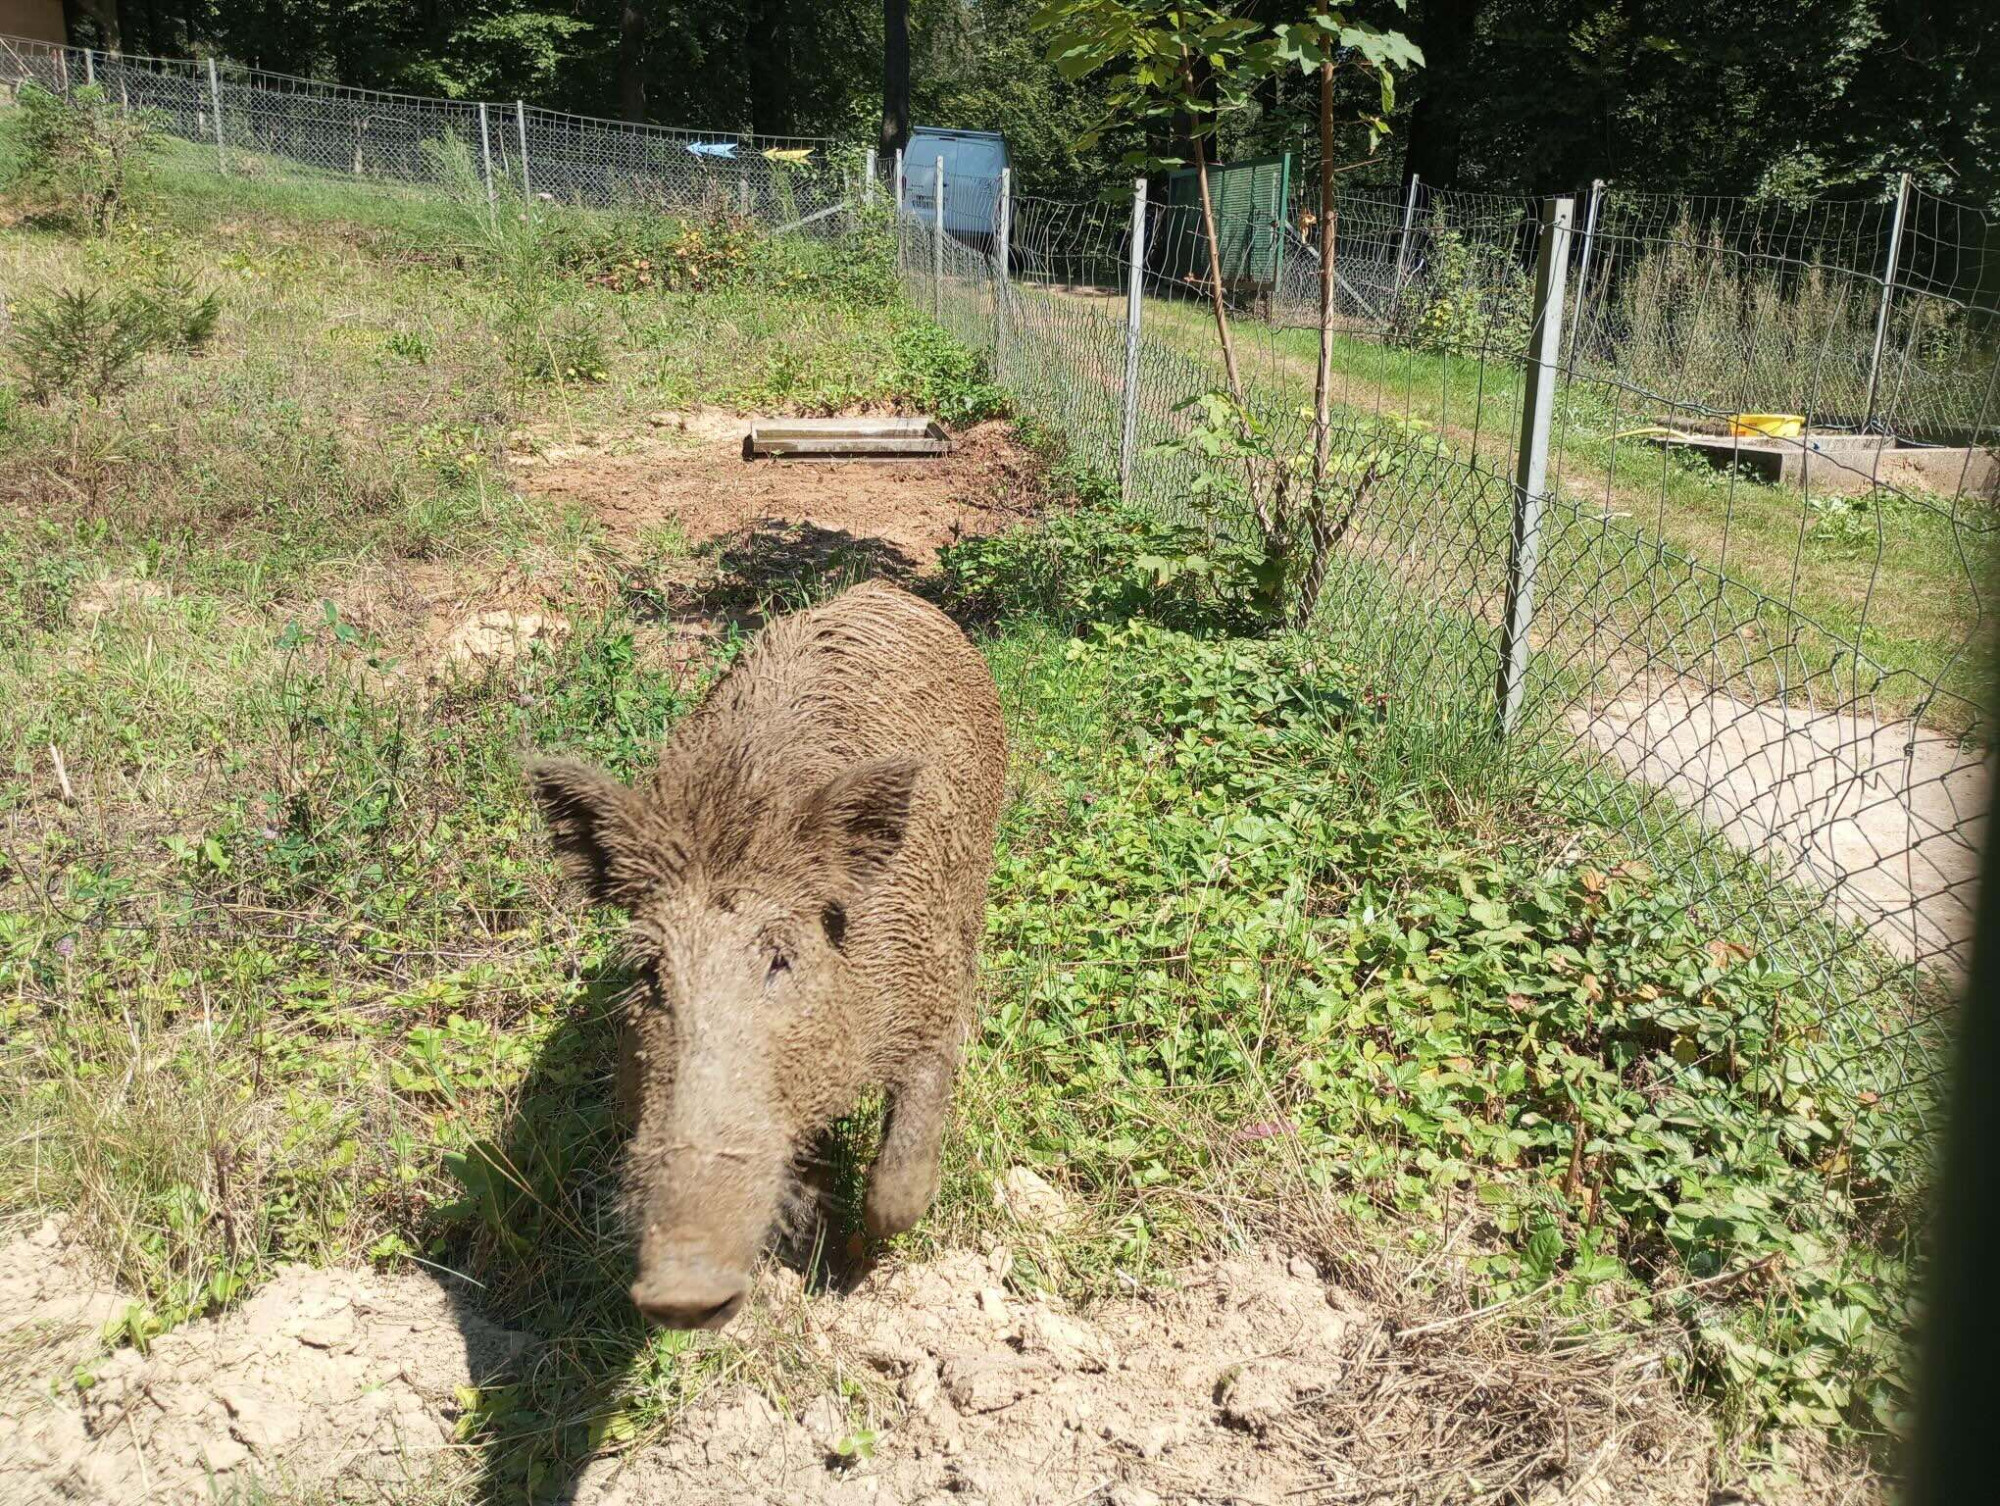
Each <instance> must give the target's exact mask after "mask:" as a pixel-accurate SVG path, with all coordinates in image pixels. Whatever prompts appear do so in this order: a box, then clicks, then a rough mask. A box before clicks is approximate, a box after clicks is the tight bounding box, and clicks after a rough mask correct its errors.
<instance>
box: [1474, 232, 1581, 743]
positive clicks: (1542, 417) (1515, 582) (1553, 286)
mask: <svg viewBox="0 0 2000 1506" xmlns="http://www.w3.org/2000/svg"><path fill="white" fill-rule="evenodd" d="M1575 216H1576V200H1574V199H1572V198H1568V197H1564V198H1560V199H1544V200H1543V201H1542V229H1541V237H1540V244H1539V245H1538V246H1537V248H1536V251H1535V308H1534V323H1533V324H1532V325H1531V326H1530V327H1529V335H1528V350H1527V355H1526V358H1525V359H1524V361H1523V363H1522V373H1521V375H1522V383H1521V435H1520V441H1519V445H1518V449H1517V453H1516V455H1515V460H1514V529H1513V539H1512V542H1511V544H1510V546H1509V548H1508V551H1507V605H1506V610H1505V611H1504V613H1503V614H1502V616H1501V620H1500V679H1499V684H1498V687H1497V691H1496V694H1495V697H1494V700H1495V713H1496V715H1495V720H1496V723H1497V728H1498V731H1499V734H1500V736H1502V737H1505V736H1507V735H1508V734H1509V733H1511V732H1512V731H1513V730H1514V724H1515V722H1516V721H1517V720H1518V718H1519V716H1520V712H1521V699H1522V695H1523V693H1524V691H1525V689H1526V686H1527V678H1528V632H1529V629H1530V628H1531V627H1533V625H1534V620H1535V566H1536V565H1537V564H1538V563H1539V562H1540V559H1541V553H1542V495H1543V490H1544V488H1546V487H1547V485H1548V478H1549V429H1550V420H1551V419H1552V417H1553V416H1554V410H1555V398H1556V361H1557V357H1558V356H1559V355H1560V354H1561V352H1562V314H1563V282H1564V281H1565V279H1566V277H1567V274H1568V271H1569V236H1570V223H1571V221H1572V220H1573V219H1574V218H1575Z"/></svg>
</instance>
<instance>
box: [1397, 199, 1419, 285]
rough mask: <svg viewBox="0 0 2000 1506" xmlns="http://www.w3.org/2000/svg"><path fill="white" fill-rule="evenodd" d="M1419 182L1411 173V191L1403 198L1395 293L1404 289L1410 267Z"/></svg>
mask: <svg viewBox="0 0 2000 1506" xmlns="http://www.w3.org/2000/svg"><path fill="white" fill-rule="evenodd" d="M1417 183H1418V178H1417V175H1416V174H1415V173H1411V174H1410V192H1409V194H1408V195H1407V196H1406V197H1405V198H1404V200H1403V233H1402V234H1401V235H1400V236H1398V237H1397V238H1396V285H1395V288H1394V289H1393V293H1394V294H1400V293H1401V292H1402V291H1403V278H1404V276H1405V275H1407V274H1408V272H1409V269H1410V232H1411V231H1412V230H1413V229H1414V228H1415V227H1416V223H1417Z"/></svg>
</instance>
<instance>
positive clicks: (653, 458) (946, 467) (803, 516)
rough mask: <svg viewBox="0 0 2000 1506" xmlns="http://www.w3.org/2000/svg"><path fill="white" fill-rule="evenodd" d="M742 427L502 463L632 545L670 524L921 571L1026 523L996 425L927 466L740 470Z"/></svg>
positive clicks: (706, 428)
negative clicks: (809, 545) (948, 553)
mask: <svg viewBox="0 0 2000 1506" xmlns="http://www.w3.org/2000/svg"><path fill="white" fill-rule="evenodd" d="M750 422H751V421H750V420H749V419H748V418H732V419H728V420H727V421H726V422H724V421H718V420H717V419H716V418H715V417H714V415H701V416H698V418H696V419H691V420H689V421H688V422H687V423H686V424H685V426H682V425H678V424H672V425H664V426H656V427H654V428H652V429H650V430H648V432H646V433H644V434H639V435H623V436H611V437H604V438H598V439H596V440H595V441H593V442H591V443H588V444H584V443H567V444H557V443H550V444H544V445H539V446H537V447H536V448H534V449H532V450H530V451H528V452H526V453H522V454H516V455H515V456H514V457H513V473H514V482H515V484H516V485H517V486H518V487H519V488H520V489H521V490H522V491H525V492H528V493H531V494H534V495H537V496H544V497H551V498H558V499H561V500H564V501H569V502H574V503H576V504H578V505H579V506H581V507H583V508H584V509H585V510H586V511H587V512H589V513H590V514H591V515H593V516H594V517H597V518H599V519H601V520H602V521H603V522H604V524H605V526H606V527H608V528H609V529H610V530H611V532H612V533H613V534H614V535H616V536H618V537H620V538H625V539H631V538H637V537H638V536H640V535H641V534H643V533H645V532H647V531H648V530H649V529H653V528H657V527H659V526H661V525H663V524H674V525H677V526H678V527H679V528H680V529H681V531H682V532H683V533H684V534H685V536H686V537H687V538H688V540H689V541H690V542H693V543H705V542H709V541H712V540H725V541H740V540H744V539H747V538H750V537H752V536H755V535H758V534H782V533H786V532H788V531H789V532H801V531H803V532H804V533H806V534H807V535H809V536H810V537H812V538H814V539H817V540H819V541H820V542H821V543H822V545H823V546H824V547H825V548H826V549H829V550H830V549H832V548H835V547H839V546H843V545H844V546H846V547H849V548H851V549H854V550H856V551H857V552H860V553H863V554H867V555H872V556H877V557H879V558H878V563H879V564H881V565H882V566H884V567H885V568H888V569H890V570H891V571H892V573H893V572H895V571H905V572H907V571H919V570H923V569H927V568H928V567H929V566H930V565H931V564H932V563H933V561H934V560H935V559H936V556H937V551H938V549H939V548H940V547H941V546H943V545H945V544H948V543H950V542H951V541H952V540H953V539H955V538H958V537H959V536H961V535H962V534H983V533H993V532H997V531H998V530H1000V529H1001V528H1004V527H1006V526H1007V525H1008V524H1010V523H1013V522H1015V521H1017V520H1019V519H1020V518H1022V517H1024V516H1027V515H1028V513H1029V512H1030V510H1031V504H1032V501H1033V492H1034V489H1033V478H1034V472H1035V467H1034V462H1033V460H1032V458H1031V457H1030V456H1029V455H1028V454H1027V453H1026V452H1025V451H1024V450H1022V449H1021V447H1020V446H1019V445H1018V444H1017V443H1015V441H1014V439H1013V436H1012V432H1011V431H1010V429H1009V428H1008V426H1007V425H1006V424H1004V423H998V422H995V423H985V424H979V425H976V426H975V427H973V428H971V429H968V430H966V431H964V432H963V433H961V434H958V435H956V436H954V446H953V450H952V453H951V454H949V455H946V456H943V457H942V458H940V459H937V460H935V461H930V460H926V461H877V462H866V461H853V462H848V461H840V462H826V461H810V462H805V461H771V460H755V461H746V460H745V459H744V458H743V448H742V446H743V436H744V435H745V434H746V433H748V432H749V428H750Z"/></svg>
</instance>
